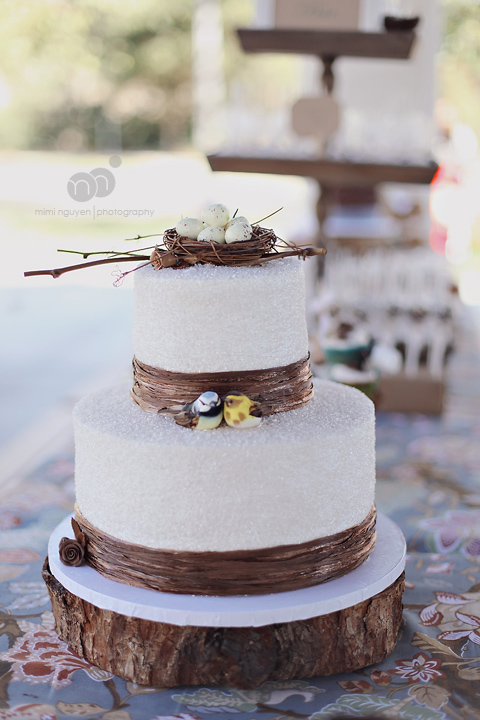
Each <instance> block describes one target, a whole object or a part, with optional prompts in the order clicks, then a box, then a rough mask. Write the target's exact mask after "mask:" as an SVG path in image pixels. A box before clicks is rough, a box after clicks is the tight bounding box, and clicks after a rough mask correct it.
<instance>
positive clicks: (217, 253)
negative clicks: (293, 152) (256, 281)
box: [24, 203, 326, 285]
mask: <svg viewBox="0 0 480 720" xmlns="http://www.w3.org/2000/svg"><path fill="white" fill-rule="evenodd" d="M281 209H282V208H280V210H281ZM277 212H279V210H276V211H275V212H273V213H271V214H270V215H267V216H266V217H264V218H262V219H261V220H258V221H257V222H255V223H253V224H250V222H249V221H248V220H247V218H245V217H244V216H239V215H238V213H237V211H236V212H235V213H234V214H233V216H232V217H230V213H229V210H228V208H227V207H226V206H225V205H222V204H221V203H215V204H213V205H208V206H207V207H206V208H204V210H203V211H202V214H201V219H200V218H191V217H187V218H182V219H181V220H179V221H178V223H177V224H176V226H175V227H174V228H171V229H169V230H165V231H164V233H159V234H158V235H157V234H156V233H154V234H152V235H144V236H142V235H137V236H136V237H135V238H129V239H130V240H143V239H145V238H150V237H159V236H160V235H163V237H162V240H161V241H160V242H159V243H157V244H155V245H151V246H149V247H144V248H139V249H137V250H131V251H126V252H115V251H104V252H102V251H95V252H80V251H77V250H59V252H68V253H73V254H76V255H81V256H82V258H83V259H84V260H88V258H90V257H91V256H93V255H104V256H105V257H103V258H101V259H97V260H89V261H88V262H83V263H79V264H76V265H69V266H67V267H63V268H53V269H51V270H29V271H27V272H25V273H24V275H25V277H30V276H33V275H50V276H51V277H53V278H58V277H60V275H63V274H64V273H66V272H70V271H72V270H80V269H82V268H86V267H94V266H96V265H106V264H108V263H120V262H139V261H140V262H141V261H147V262H146V263H145V264H151V265H153V267H154V268H155V269H156V270H160V269H162V268H174V269H181V268H185V267H189V266H190V265H196V264H198V263H200V264H201V263H208V264H211V265H227V266H236V267H241V266H246V265H261V264H263V263H265V262H270V261H271V260H276V259H278V258H282V257H292V256H297V257H300V258H303V259H305V258H307V257H312V256H316V255H324V254H325V253H326V250H325V248H317V247H301V246H298V245H295V244H293V243H289V242H287V241H286V240H283V239H282V238H279V237H277V235H276V234H275V233H274V231H273V230H270V229H267V228H264V227H262V226H261V225H260V223H262V222H263V221H264V220H267V219H268V218H270V217H272V215H275V214H276V213H277ZM147 251H149V254H148V255H147V254H143V253H146V252H147ZM140 267H142V266H140ZM137 269H138V268H134V269H133V270H128V271H127V272H123V273H122V272H118V273H117V279H116V281H115V283H114V284H116V285H118V284H120V283H121V282H122V280H123V278H124V277H125V276H126V275H128V274H129V273H130V272H134V270H137Z"/></svg>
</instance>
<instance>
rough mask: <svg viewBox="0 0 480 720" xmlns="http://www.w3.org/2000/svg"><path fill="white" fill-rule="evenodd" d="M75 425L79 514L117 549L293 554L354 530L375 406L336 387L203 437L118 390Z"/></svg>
mask: <svg viewBox="0 0 480 720" xmlns="http://www.w3.org/2000/svg"><path fill="white" fill-rule="evenodd" d="M162 272H163V271H162ZM74 426H75V443H76V471H75V482H76V495H77V502H78V506H79V509H80V512H81V513H82V514H83V516H84V517H85V518H86V519H87V520H88V521H89V522H90V523H91V524H93V525H95V526H96V527H97V528H99V529H100V530H102V531H104V532H106V533H109V534H110V535H113V536H114V537H117V538H119V539H121V540H124V541H126V542H131V543H136V544H139V545H146V546H148V547H153V548H164V549H173V550H184V551H187V550H190V551H209V550H212V551H227V550H248V549H253V548H264V547H274V546H277V545H284V544H290V543H303V542H307V541H309V540H314V539H316V538H320V537H325V536H327V535H332V534H334V533H337V532H340V531H342V530H346V529H347V528H350V527H353V526H355V525H357V524H359V523H360V522H362V521H363V520H364V519H365V517H366V516H367V515H368V513H369V511H370V509H371V507H372V505H373V502H374V491H375V417H374V407H373V403H372V402H371V401H370V400H369V399H368V398H367V397H366V396H365V395H363V394H362V393H360V392H359V391H358V390H355V389H352V388H349V387H346V386H344V385H339V384H336V383H331V382H326V381H316V382H315V397H314V399H313V400H312V401H311V402H310V403H309V404H308V405H306V406H304V407H303V408H300V409H298V410H292V411H291V412H288V413H279V414H277V415H270V416H269V417H267V418H264V419H263V422H262V424H261V425H260V426H259V427H258V428H253V429H248V430H236V429H232V428H230V427H224V426H221V427H219V428H218V429H216V430H209V431H208V430H207V431H196V430H190V429H187V428H183V427H180V426H178V425H177V424H176V423H175V422H174V420H172V419H171V418H166V417H161V416H159V415H153V414H149V413H145V412H143V411H142V410H141V409H140V408H139V407H138V406H137V405H135V404H134V403H133V402H132V401H131V400H130V399H129V397H128V392H127V391H126V389H125V387H123V386H122V387H120V388H114V389H111V390H108V391H102V392H100V393H96V394H94V395H91V396H89V397H87V398H85V399H84V400H82V401H81V402H80V403H79V404H78V405H77V407H76V409H75V412H74Z"/></svg>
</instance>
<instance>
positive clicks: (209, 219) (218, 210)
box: [202, 203, 230, 228]
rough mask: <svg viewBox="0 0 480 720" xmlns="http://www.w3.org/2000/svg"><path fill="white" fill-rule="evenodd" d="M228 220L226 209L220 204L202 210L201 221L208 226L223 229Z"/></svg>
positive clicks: (228, 215)
mask: <svg viewBox="0 0 480 720" xmlns="http://www.w3.org/2000/svg"><path fill="white" fill-rule="evenodd" d="M229 219H230V213H229V211H228V208H227V207H225V205H222V204H221V203H217V204H215V205H209V206H208V207H206V208H204V209H203V210H202V220H203V222H206V223H207V224H208V225H213V226H214V227H221V228H223V227H224V225H226V224H227V222H228V221H229Z"/></svg>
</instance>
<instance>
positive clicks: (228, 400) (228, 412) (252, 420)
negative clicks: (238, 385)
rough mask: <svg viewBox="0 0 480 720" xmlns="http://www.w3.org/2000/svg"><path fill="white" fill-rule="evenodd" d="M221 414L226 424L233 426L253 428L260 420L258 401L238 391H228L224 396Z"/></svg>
mask: <svg viewBox="0 0 480 720" xmlns="http://www.w3.org/2000/svg"><path fill="white" fill-rule="evenodd" d="M223 402H224V406H223V416H224V418H225V422H226V423H227V425H230V427H233V428H253V427H257V425H260V423H261V422H262V416H263V413H262V410H261V408H260V403H258V402H255V400H250V398H249V397H247V396H246V395H242V394H241V393H239V392H235V391H232V392H229V393H228V395H226V396H225V398H224V400H223Z"/></svg>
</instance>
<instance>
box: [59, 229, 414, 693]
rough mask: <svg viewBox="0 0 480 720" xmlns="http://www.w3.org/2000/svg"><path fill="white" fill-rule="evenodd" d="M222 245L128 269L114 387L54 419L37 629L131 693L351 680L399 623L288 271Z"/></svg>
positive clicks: (367, 506)
mask: <svg viewBox="0 0 480 720" xmlns="http://www.w3.org/2000/svg"><path fill="white" fill-rule="evenodd" d="M259 230H261V229H259ZM237 234H238V233H237ZM257 234H258V231H257ZM181 239H182V238H181V237H180V240H181ZM193 241H194V240H193ZM189 242H190V243H191V242H192V239H191V238H190V240H189ZM216 242H218V241H216ZM241 243H242V240H239V241H237V240H236V239H235V240H234V241H233V242H232V243H231V244H226V245H225V244H223V243H220V242H218V247H216V246H215V243H214V242H213V241H211V242H210V243H209V247H211V248H213V249H214V250H215V255H217V256H218V261H215V260H214V262H215V264H212V262H211V261H207V262H202V260H201V256H200V258H199V259H198V260H197V261H195V262H190V261H187V262H185V255H184V254H183V255H182V254H181V253H180V256H179V257H181V259H180V261H179V262H177V263H172V262H171V261H170V260H169V262H168V263H167V262H165V263H164V264H162V262H161V258H162V255H164V253H165V255H164V257H165V258H166V257H169V258H171V257H172V255H171V252H172V250H171V248H168V247H167V249H166V250H165V251H162V252H160V262H159V261H158V256H157V258H153V264H148V265H146V266H144V267H141V268H140V269H138V270H137V271H136V272H135V314H134V330H133V350H134V383H133V388H130V387H125V386H120V387H115V388H112V389H108V390H105V391H102V392H99V393H96V394H94V395H91V396H89V397H87V398H85V399H84V400H82V401H81V402H80V403H79V405H78V406H77V407H76V409H75V412H74V428H75V453H76V460H75V462H76V470H75V481H76V499H77V503H76V513H75V521H74V522H73V526H74V530H75V538H74V535H73V532H70V539H69V540H68V541H67V540H65V538H63V539H62V541H61V543H60V545H61V553H60V556H59V554H58V553H59V551H58V539H59V537H61V536H62V534H63V533H64V532H65V524H64V526H63V528H62V529H61V530H60V531H57V533H56V534H55V533H54V536H52V542H51V545H50V549H49V559H50V568H51V570H52V572H53V574H50V572H49V571H48V569H46V570H45V577H46V580H47V584H48V586H49V588H50V590H51V595H52V599H53V606H54V612H55V615H56V621H57V630H58V632H59V634H60V635H61V636H62V637H63V638H64V639H66V640H67V642H69V643H70V645H71V646H72V647H73V648H74V649H75V650H76V651H77V652H79V653H80V654H82V655H84V656H85V657H87V658H88V659H89V660H91V661H92V662H94V663H96V664H98V665H100V666H101V667H103V668H105V669H109V670H112V671H113V672H115V673H117V674H120V675H122V676H123V677H126V678H128V679H132V680H134V681H136V682H140V683H150V684H163V685H173V684H189V683H190V684H193V683H210V684H227V683H229V682H230V683H231V684H235V685H237V686H241V687H242V686H243V687H252V686H254V685H257V684H259V683H260V682H262V681H264V680H266V679H288V678H292V677H308V676H311V675H314V674H330V673H331V672H340V671H348V670H353V669H356V668H358V667H363V666H365V665H367V664H370V663H372V662H376V661H378V660H380V659H382V658H383V657H384V656H385V655H386V654H388V652H390V651H391V650H392V649H393V647H394V644H395V641H396V636H397V632H398V628H399V623H400V617H401V593H402V587H403V586H402V582H403V578H402V570H403V544H402V542H403V541H402V539H401V538H400V537H399V534H398V532H397V531H396V528H395V526H393V527H391V525H389V521H387V520H386V519H383V520H382V523H383V524H382V525H381V526H380V524H379V540H377V547H376V548H375V540H376V529H375V521H376V512H375V497H374V491H375V427H374V426H375V418H374V406H373V404H372V403H371V401H370V400H369V399H368V398H366V397H365V395H363V394H362V393H360V392H358V391H356V390H353V389H351V388H348V387H345V386H343V385H339V384H335V383H331V382H325V381H313V380H312V377H311V373H310V368H309V362H308V338H307V329H306V322H305V307H304V303H305V290H304V276H303V263H302V262H300V261H299V259H298V257H296V258H295V257H276V258H275V260H274V261H272V262H270V261H269V262H263V261H262V262H258V263H255V261H254V260H253V261H252V260H251V259H250V261H249V262H247V263H246V264H240V265H239V266H237V265H236V264H230V263H231V262H232V261H231V257H234V258H235V255H234V254H232V253H233V250H234V246H238V245H241ZM188 247H189V250H188V253H189V254H190V255H192V249H191V245H190V246H188ZM222 250H226V251H228V253H230V255H231V257H230V260H229V259H228V258H227V254H225V255H223V257H222ZM194 252H195V253H198V254H199V251H197V250H195V251H194ZM271 254H272V251H271V249H270V248H269V249H268V252H267V253H265V252H262V258H264V257H265V255H268V256H270V255H271ZM288 254H290V253H285V255H288ZM280 255H281V253H280ZM175 257H177V256H176V255H175ZM196 257H197V255H195V258H196ZM224 258H227V260H225V259H224ZM270 259H271V258H270V257H268V260H270ZM155 260H156V262H155ZM233 262H235V260H234V261H233ZM250 263H251V264H250ZM167 265H170V266H167ZM155 266H156V267H157V268H158V269H155ZM204 394H206V396H205V397H207V398H208V399H210V398H211V397H213V396H214V397H215V398H216V400H215V402H214V403H213V404H212V407H211V408H210V406H209V407H208V408H207V410H206V411H205V412H206V413H207V414H208V413H209V416H213V415H215V418H217V419H216V420H215V422H213V423H210V424H208V425H202V424H201V423H199V420H198V418H199V416H201V411H200V415H199V413H198V412H197V410H195V408H198V407H199V406H198V405H193V403H195V401H196V400H197V398H198V397H203V396H204ZM202 407H203V406H202ZM192 408H193V409H192ZM222 417H223V420H222ZM260 419H261V421H260ZM249 420H251V422H249ZM207 426H208V427H212V428H214V429H208V430H199V428H200V427H207ZM59 532H60V535H59V534H58V533H59ZM383 535H387V536H388V537H389V542H390V553H388V552H387V553H385V545H384V544H383V545H382V543H383V540H382V536H383ZM381 540H382V543H380V541H381ZM379 544H380V547H379ZM382 547H383V550H382ZM374 548H375V549H374ZM77 550H78V551H79V554H78V553H77ZM83 555H84V558H83V561H84V564H83V565H81V566H79V567H75V565H77V564H78V563H79V562H80V560H81V559H82V557H83ZM69 558H70V560H69ZM62 561H63V562H64V563H66V565H65V564H62ZM69 563H70V565H73V567H71V566H69ZM59 588H60V590H59ZM61 593H63V595H61ZM65 593H67V595H68V597H69V598H70V600H69V601H68V603H67V604H66V603H65ZM60 595H61V597H62V598H63V599H62V601H61V602H60V601H59V597H60ZM112 598H114V600H112ZM92 608H93V609H92ZM145 608H147V609H145ZM355 633H357V635H358V638H357V639H356V640H355V641H354V642H353V641H352V637H353V635H355ZM173 646H175V648H176V652H175V653H174V654H172V647H173ZM167 647H168V648H169V649H168V651H167Z"/></svg>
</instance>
